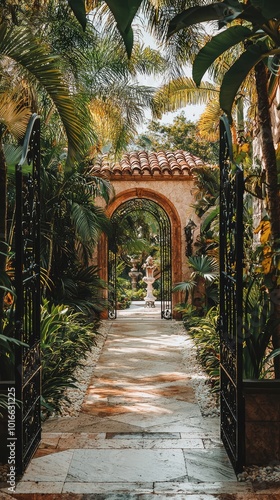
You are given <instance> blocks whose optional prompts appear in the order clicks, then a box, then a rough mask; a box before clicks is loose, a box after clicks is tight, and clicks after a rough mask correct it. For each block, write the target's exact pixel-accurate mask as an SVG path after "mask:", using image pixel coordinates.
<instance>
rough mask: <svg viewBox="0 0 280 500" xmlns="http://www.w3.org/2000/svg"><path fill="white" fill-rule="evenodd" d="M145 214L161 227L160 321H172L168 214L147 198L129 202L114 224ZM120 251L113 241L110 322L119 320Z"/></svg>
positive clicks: (110, 278) (110, 266)
mask: <svg viewBox="0 0 280 500" xmlns="http://www.w3.org/2000/svg"><path fill="white" fill-rule="evenodd" d="M137 210H140V211H146V212H149V213H150V214H151V215H153V216H154V218H155V219H156V221H157V223H158V226H159V246H160V296H161V299H160V300H161V317H162V318H163V319H171V318H172V275H171V272H172V269H171V225H170V220H169V217H168V215H167V214H166V212H165V210H164V209H163V208H162V207H160V206H159V205H158V204H157V203H156V202H154V201H152V200H149V199H146V198H136V199H133V200H128V201H126V202H124V203H123V204H122V205H120V207H119V208H117V210H116V211H115V212H114V214H113V216H112V219H111V220H112V222H115V223H117V224H121V219H122V218H123V217H125V216H126V214H128V213H129V212H133V211H137ZM116 271H117V249H116V248H115V241H114V238H111V241H109V246H108V275H109V278H108V281H109V283H108V301H109V318H110V319H115V318H116V317H117V290H116V288H117V280H116Z"/></svg>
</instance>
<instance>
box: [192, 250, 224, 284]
mask: <svg viewBox="0 0 280 500" xmlns="http://www.w3.org/2000/svg"><path fill="white" fill-rule="evenodd" d="M188 264H189V266H190V267H191V268H192V270H193V271H192V274H191V276H192V277H193V278H196V277H198V276H200V277H201V278H203V279H204V280H205V281H208V282H209V283H212V282H213V281H215V279H216V278H217V277H218V272H219V266H218V262H217V261H216V259H214V258H213V257H209V256H208V255H194V256H190V257H189V258H188Z"/></svg>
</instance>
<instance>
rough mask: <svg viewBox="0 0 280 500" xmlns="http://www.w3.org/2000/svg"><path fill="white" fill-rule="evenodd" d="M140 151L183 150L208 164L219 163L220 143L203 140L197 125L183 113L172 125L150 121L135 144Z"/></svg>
mask: <svg viewBox="0 0 280 500" xmlns="http://www.w3.org/2000/svg"><path fill="white" fill-rule="evenodd" d="M135 146H136V147H137V148H138V149H140V148H141V149H145V150H150V151H159V150H171V151H175V150H178V149H182V150H184V151H189V152H190V153H192V154H194V155H197V156H198V157H199V158H201V159H202V160H203V161H205V162H207V163H214V164H216V163H217V162H218V143H213V142H211V143H210V142H209V141H206V140H204V139H201V138H200V137H199V134H198V130H197V125H196V124H195V123H193V122H191V121H190V120H188V119H187V118H186V116H185V114H184V112H182V113H181V114H180V115H178V116H176V117H175V118H174V120H173V123H172V124H170V125H161V124H160V123H159V122H158V121H155V120H153V121H150V123H149V125H148V129H147V131H146V132H144V133H143V134H141V135H140V136H139V137H138V139H137V141H135V142H134V144H133V148H134V149H135Z"/></svg>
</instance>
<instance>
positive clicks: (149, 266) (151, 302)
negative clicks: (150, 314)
mask: <svg viewBox="0 0 280 500" xmlns="http://www.w3.org/2000/svg"><path fill="white" fill-rule="evenodd" d="M155 267H156V266H155V265H154V260H153V257H152V256H151V255H149V257H147V259H146V262H145V264H143V268H144V269H145V271H146V276H144V278H143V281H144V282H145V283H146V284H147V295H146V297H144V300H145V307H155V300H156V297H155V296H154V295H153V283H154V281H155V278H154V270H155Z"/></svg>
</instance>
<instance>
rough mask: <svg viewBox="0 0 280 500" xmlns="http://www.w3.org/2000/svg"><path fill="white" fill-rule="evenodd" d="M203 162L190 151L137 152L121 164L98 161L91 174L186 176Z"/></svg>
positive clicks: (105, 159) (111, 175)
mask: <svg viewBox="0 0 280 500" xmlns="http://www.w3.org/2000/svg"><path fill="white" fill-rule="evenodd" d="M203 165H204V163H203V161H202V160H201V159H200V158H198V156H195V155H193V154H191V153H189V152H188V151H182V150H178V151H158V152H153V151H135V152H130V153H125V154H124V155H123V157H122V159H121V160H120V161H119V162H116V163H111V162H110V161H109V160H108V158H107V157H106V156H103V157H102V158H101V159H100V160H96V161H95V163H94V164H93V165H92V167H91V168H90V173H92V174H94V175H103V176H106V177H119V176H120V177H122V176H131V175H143V176H146V175H147V176H166V175H172V176H176V175H180V176H181V175H186V176H189V175H191V173H192V170H193V168H195V167H201V166H203Z"/></svg>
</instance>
